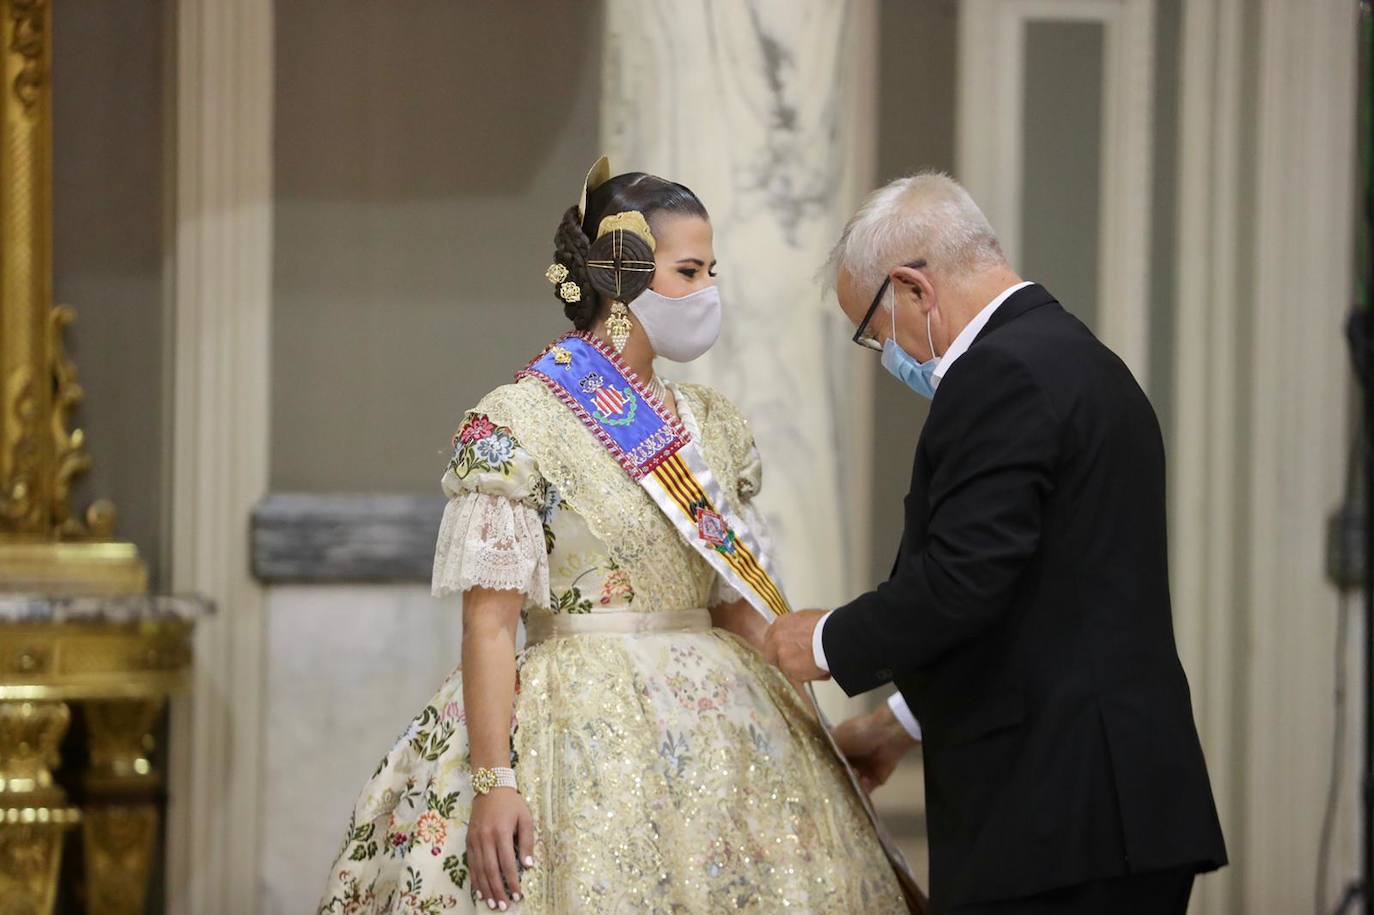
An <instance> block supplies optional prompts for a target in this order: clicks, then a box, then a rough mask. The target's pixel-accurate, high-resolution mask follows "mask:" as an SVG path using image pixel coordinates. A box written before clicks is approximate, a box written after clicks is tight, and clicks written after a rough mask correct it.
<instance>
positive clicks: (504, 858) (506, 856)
mask: <svg viewBox="0 0 1374 915" xmlns="http://www.w3.org/2000/svg"><path fill="white" fill-rule="evenodd" d="M533 855H534V818H533V817H531V816H530V808H529V805H528V804H526V803H525V799H524V798H523V797H521V796H520V794H519V793H518V792H516V791H515V790H514V789H513V788H493V789H492V790H491V791H489V792H487V793H486V794H479V795H478V796H477V797H475V798H474V799H473V801H472V818H471V819H470V820H469V821H468V872H469V873H471V874H472V886H473V889H474V891H475V892H476V894H477V898H478V900H480V901H483V902H486V904H487V908H489V909H499V910H500V911H502V912H504V911H506V909H507V908H509V907H510V904H511V903H512V902H519V901H520V865H519V864H518V863H517V861H519V862H524V865H525V867H533V866H534V857H533ZM517 856H518V857H517Z"/></svg>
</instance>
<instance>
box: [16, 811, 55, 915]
mask: <svg viewBox="0 0 1374 915" xmlns="http://www.w3.org/2000/svg"><path fill="white" fill-rule="evenodd" d="M66 826H67V824H66V823H61V822H53V821H49V822H44V823H39V822H31V823H13V824H10V823H0V911H3V912H5V913H6V915H9V913H15V915H20V913H23V915H46V913H48V912H51V911H52V910H53V905H54V904H55V903H56V901H57V872H58V870H59V869H60V868H61V866H62V838H63V837H62V833H63V832H64V831H65V829H66Z"/></svg>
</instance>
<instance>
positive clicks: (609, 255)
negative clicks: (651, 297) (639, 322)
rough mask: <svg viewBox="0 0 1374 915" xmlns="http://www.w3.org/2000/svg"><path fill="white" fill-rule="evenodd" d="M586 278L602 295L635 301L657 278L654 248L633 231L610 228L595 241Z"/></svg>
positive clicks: (588, 259)
mask: <svg viewBox="0 0 1374 915" xmlns="http://www.w3.org/2000/svg"><path fill="white" fill-rule="evenodd" d="M587 278H588V279H589V280H590V281H591V284H592V288H593V289H595V290H596V292H597V294H598V295H599V296H601V298H603V299H605V300H607V301H610V302H633V301H634V300H635V298H636V297H638V296H639V294H640V293H641V292H643V291H644V290H646V289H648V288H649V283H650V282H651V281H652V280H653V278H654V250H653V249H652V248H650V247H649V243H648V242H647V241H645V240H644V239H643V238H641V237H640V236H638V235H636V234H635V233H634V232H627V231H624V230H620V229H617V230H614V231H611V232H607V233H606V234H605V235H603V236H601V237H600V238H598V239H597V240H596V241H594V242H592V246H591V253H590V254H589V256H588V257H587Z"/></svg>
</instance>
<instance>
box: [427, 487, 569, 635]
mask: <svg viewBox="0 0 1374 915" xmlns="http://www.w3.org/2000/svg"><path fill="white" fill-rule="evenodd" d="M473 587H480V588H491V589H493V590H497V591H520V592H522V593H523V594H524V595H525V605H526V606H527V607H530V606H534V607H546V608H547V607H548V606H549V557H548V553H547V552H545V548H544V527H543V524H542V523H541V522H540V520H539V513H538V512H537V511H535V510H534V509H533V508H531V507H530V506H529V505H527V504H526V503H525V502H522V501H518V500H515V499H511V498H508V497H506V496H496V495H491V494H488V493H481V492H473V491H467V492H462V493H460V494H459V495H457V496H454V497H453V498H452V499H450V500H449V503H448V505H447V507H445V508H444V519H443V521H442V522H441V523H440V525H439V541H438V544H437V546H436V547H435V551H434V578H433V584H432V589H431V590H432V592H433V594H434V596H435V597H444V596H446V595H449V594H460V593H462V592H463V591H466V590H467V589H468V588H473Z"/></svg>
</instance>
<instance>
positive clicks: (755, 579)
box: [653, 454, 792, 616]
mask: <svg viewBox="0 0 1374 915" xmlns="http://www.w3.org/2000/svg"><path fill="white" fill-rule="evenodd" d="M653 475H654V478H655V479H656V480H658V482H659V483H660V484H662V486H663V488H664V489H665V490H666V491H667V493H668V495H669V496H670V497H671V498H672V500H673V501H674V502H675V503H676V504H677V506H678V507H679V508H681V509H682V511H683V513H684V514H686V515H687V517H688V518H690V519H695V515H694V514H693V510H692V507H693V505H702V504H704V505H705V506H706V507H707V508H708V509H710V510H711V511H715V512H718V511H719V509H717V508H716V507H715V506H714V505H712V504H711V500H710V498H708V497H707V495H706V492H705V491H704V490H703V489H702V487H701V484H699V483H698V482H697V480H696V477H694V476H692V472H691V470H689V469H688V467H687V464H686V462H685V461H683V459H682V455H681V454H674V455H673V456H672V457H670V458H668V459H667V460H666V461H664V462H663V463H662V464H660V465H659V466H658V468H657V469H656V470H654V472H653ZM693 523H695V520H694V521H693ZM734 546H735V548H734V550H733V551H732V552H729V553H723V552H720V551H719V550H717V551H716V552H718V553H720V555H721V556H722V557H723V558H724V559H725V561H726V562H727V563H729V564H730V567H731V568H732V569H734V571H735V574H737V575H739V577H740V578H742V579H743V580H744V581H745V583H747V584H748V585H749V586H750V587H751V588H753V589H754V590H755V591H756V592H757V593H758V595H759V597H761V598H763V600H764V602H765V603H767V604H768V607H769V609H771V610H772V611H773V612H774V613H776V614H777V615H778V616H782V615H783V614H785V613H791V612H792V608H791V607H790V606H789V605H788V603H787V598H785V597H783V596H782V592H781V591H780V590H779V589H778V586H777V585H776V584H774V582H773V579H772V578H771V577H770V576H769V574H768V573H767V572H766V571H765V570H764V568H763V567H762V566H761V565H759V561H758V559H757V558H756V557H755V556H754V554H753V552H752V551H751V550H750V549H749V547H748V546H747V545H745V543H744V542H743V541H741V540H739V539H736V540H735V542H734Z"/></svg>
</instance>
